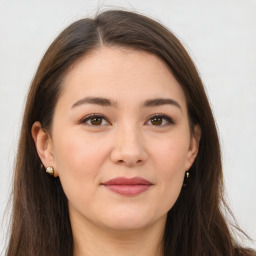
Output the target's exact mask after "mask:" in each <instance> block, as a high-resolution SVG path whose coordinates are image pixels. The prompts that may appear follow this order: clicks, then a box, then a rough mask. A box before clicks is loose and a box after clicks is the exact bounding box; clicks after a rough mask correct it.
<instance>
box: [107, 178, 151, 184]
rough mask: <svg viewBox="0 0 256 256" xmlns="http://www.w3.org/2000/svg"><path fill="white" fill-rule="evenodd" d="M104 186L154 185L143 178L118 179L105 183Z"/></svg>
mask: <svg viewBox="0 0 256 256" xmlns="http://www.w3.org/2000/svg"><path fill="white" fill-rule="evenodd" d="M102 184H103V185H152V183H151V182H150V181H148V180H146V179H143V178H141V177H133V178H126V177H117V178H114V179H111V180H109V181H107V182H103V183H102Z"/></svg>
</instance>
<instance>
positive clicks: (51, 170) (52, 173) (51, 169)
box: [45, 166, 54, 176]
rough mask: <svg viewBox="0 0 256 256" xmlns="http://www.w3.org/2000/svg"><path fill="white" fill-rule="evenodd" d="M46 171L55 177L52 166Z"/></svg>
mask: <svg viewBox="0 0 256 256" xmlns="http://www.w3.org/2000/svg"><path fill="white" fill-rule="evenodd" d="M45 171H46V172H47V173H49V174H50V175H51V176H53V175H54V168H53V167H52V166H48V167H47V168H46V170H45Z"/></svg>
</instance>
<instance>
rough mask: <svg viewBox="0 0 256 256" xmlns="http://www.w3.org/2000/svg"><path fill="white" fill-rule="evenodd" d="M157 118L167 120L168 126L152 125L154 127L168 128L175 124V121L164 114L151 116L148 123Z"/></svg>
mask: <svg viewBox="0 0 256 256" xmlns="http://www.w3.org/2000/svg"><path fill="white" fill-rule="evenodd" d="M155 117H161V118H163V119H165V120H167V122H168V124H165V125H152V126H156V127H164V126H168V125H172V124H175V122H174V121H173V119H172V118H171V117H170V116H168V115H166V114H162V113H159V114H153V115H151V116H150V117H149V118H148V121H150V120H151V119H152V118H155ZM148 121H147V122H148ZM147 122H146V123H147Z"/></svg>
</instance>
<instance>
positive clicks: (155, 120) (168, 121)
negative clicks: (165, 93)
mask: <svg viewBox="0 0 256 256" xmlns="http://www.w3.org/2000/svg"><path fill="white" fill-rule="evenodd" d="M147 124H148V125H153V126H160V127H164V126H168V125H172V124H174V121H173V120H172V118H170V117H169V116H166V115H163V114H157V115H154V116H152V117H151V118H150V119H149V120H148V121H147Z"/></svg>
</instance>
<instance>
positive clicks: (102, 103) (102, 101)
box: [71, 97, 117, 108]
mask: <svg viewBox="0 0 256 256" xmlns="http://www.w3.org/2000/svg"><path fill="white" fill-rule="evenodd" d="M83 104H96V105H100V106H107V107H116V106H117V103H116V102H115V101H112V100H109V99H105V98H98V97H86V98H83V99H81V100H79V101H77V102H75V103H74V104H73V105H72V107H71V108H74V107H78V106H80V105H83Z"/></svg>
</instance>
